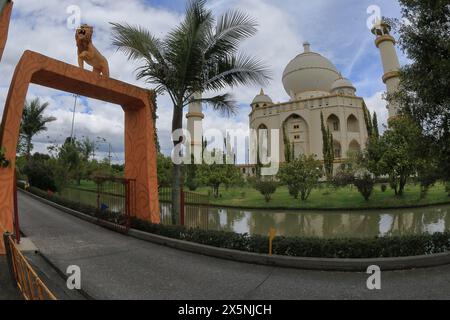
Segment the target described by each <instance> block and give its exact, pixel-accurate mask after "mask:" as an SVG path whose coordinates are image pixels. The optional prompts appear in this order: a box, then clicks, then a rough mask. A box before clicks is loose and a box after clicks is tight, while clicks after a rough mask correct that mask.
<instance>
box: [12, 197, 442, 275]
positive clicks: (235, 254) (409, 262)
mask: <svg viewBox="0 0 450 320" xmlns="http://www.w3.org/2000/svg"><path fill="white" fill-rule="evenodd" d="M20 191H21V192H23V193H25V194H27V195H30V196H31V197H33V198H35V199H36V200H38V201H40V202H42V203H44V204H47V205H49V206H51V207H54V208H56V209H59V210H61V211H63V212H66V213H68V214H70V215H73V216H75V217H77V218H80V219H82V220H85V221H88V222H91V223H94V224H97V225H99V224H98V223H97V219H96V218H94V217H91V216H88V215H86V214H84V213H81V212H78V211H75V210H72V209H68V208H66V207H63V206H60V205H58V204H56V203H53V202H51V201H49V200H46V199H43V198H41V197H38V196H36V195H34V194H31V193H29V192H26V191H23V190H20ZM103 224H104V223H102V224H101V225H100V226H101V227H106V228H108V229H110V228H114V225H113V224H110V223H105V224H106V225H103ZM108 224H110V226H108ZM128 235H129V236H130V237H133V238H136V239H139V240H143V241H147V242H151V243H155V244H158V245H163V246H166V247H170V248H173V249H178V250H182V251H187V252H191V253H196V254H201V255H206V256H211V257H215V258H220V259H225V260H233V261H237V262H244V263H250V264H258V265H265V266H272V267H283V268H293V269H302V270H316V271H343V272H366V271H367V268H368V267H369V266H373V265H376V266H378V267H380V269H381V270H383V271H394V270H409V269H417V268H430V267H437V266H442V265H447V264H450V252H445V253H438V254H433V255H423V256H412V257H399V258H373V259H330V258H300V257H288V256H269V255H264V254H257V253H251V252H244V251H238V250H230V249H223V248H218V247H212V246H207V245H202V244H197V243H193V242H188V241H182V240H177V239H171V238H167V237H163V236H159V235H155V234H151V233H147V232H143V231H140V230H136V229H130V231H129V233H128Z"/></svg>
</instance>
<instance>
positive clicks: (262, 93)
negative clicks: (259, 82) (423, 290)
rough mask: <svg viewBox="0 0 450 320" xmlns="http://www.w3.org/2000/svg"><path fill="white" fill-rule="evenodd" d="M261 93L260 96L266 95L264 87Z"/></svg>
mask: <svg viewBox="0 0 450 320" xmlns="http://www.w3.org/2000/svg"><path fill="white" fill-rule="evenodd" d="M259 95H260V96H264V95H265V93H264V90H263V88H261V92H260V93H259Z"/></svg>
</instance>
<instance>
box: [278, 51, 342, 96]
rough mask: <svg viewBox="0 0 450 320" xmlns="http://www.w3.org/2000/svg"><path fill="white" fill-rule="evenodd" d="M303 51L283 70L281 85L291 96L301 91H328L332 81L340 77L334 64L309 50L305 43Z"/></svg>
mask: <svg viewBox="0 0 450 320" xmlns="http://www.w3.org/2000/svg"><path fill="white" fill-rule="evenodd" d="M304 47H305V52H304V53H302V54H299V55H298V56H297V57H295V58H294V59H293V60H292V61H291V62H289V64H288V65H287V67H286V69H285V70H284V72H283V85H284V89H285V90H286V92H287V93H288V94H289V95H290V96H291V97H292V95H297V94H299V93H303V92H309V91H321V92H330V90H331V86H332V85H333V83H334V82H335V81H336V80H337V79H339V78H340V75H339V72H338V70H337V69H336V67H335V66H334V64H333V63H332V62H331V61H330V60H328V59H327V58H325V57H323V56H321V55H320V54H318V53H315V52H311V51H310V49H309V44H308V43H305V44H304Z"/></svg>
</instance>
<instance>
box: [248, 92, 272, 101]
mask: <svg viewBox="0 0 450 320" xmlns="http://www.w3.org/2000/svg"><path fill="white" fill-rule="evenodd" d="M256 103H268V104H273V101H272V99H271V98H270V97H269V96H268V95H266V94H265V93H264V90H262V89H261V93H260V94H258V95H257V96H256V97H255V99H253V102H252V104H256Z"/></svg>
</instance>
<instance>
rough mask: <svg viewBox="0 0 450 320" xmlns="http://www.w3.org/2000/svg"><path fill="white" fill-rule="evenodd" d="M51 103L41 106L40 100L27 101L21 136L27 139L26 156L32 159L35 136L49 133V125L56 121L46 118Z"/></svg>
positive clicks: (52, 118) (53, 118)
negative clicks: (45, 132) (45, 114)
mask: <svg viewBox="0 0 450 320" xmlns="http://www.w3.org/2000/svg"><path fill="white" fill-rule="evenodd" d="M48 106H49V103H48V102H45V103H43V104H41V102H40V100H39V98H36V99H33V100H31V102H30V101H27V102H26V103H25V107H24V109H23V114H22V123H21V125H20V135H21V136H23V137H24V139H25V155H26V158H27V160H29V159H30V156H31V151H32V150H33V144H32V140H33V137H34V136H35V135H37V134H38V133H41V132H43V131H47V126H46V125H47V124H48V123H50V122H53V121H56V118H55V117H45V116H44V112H45V110H46V109H47V108H48Z"/></svg>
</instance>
